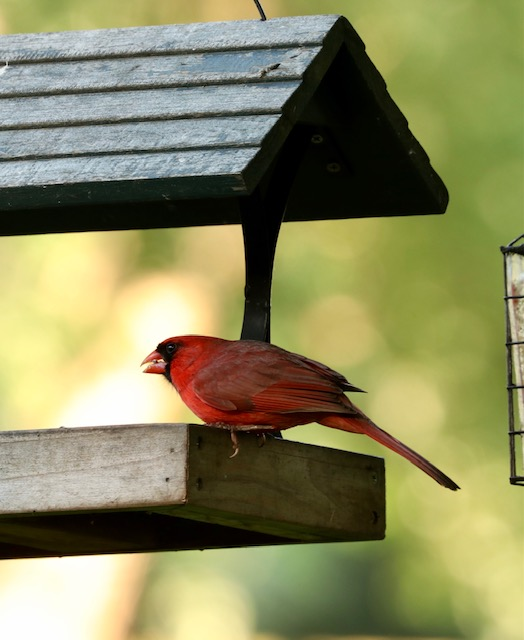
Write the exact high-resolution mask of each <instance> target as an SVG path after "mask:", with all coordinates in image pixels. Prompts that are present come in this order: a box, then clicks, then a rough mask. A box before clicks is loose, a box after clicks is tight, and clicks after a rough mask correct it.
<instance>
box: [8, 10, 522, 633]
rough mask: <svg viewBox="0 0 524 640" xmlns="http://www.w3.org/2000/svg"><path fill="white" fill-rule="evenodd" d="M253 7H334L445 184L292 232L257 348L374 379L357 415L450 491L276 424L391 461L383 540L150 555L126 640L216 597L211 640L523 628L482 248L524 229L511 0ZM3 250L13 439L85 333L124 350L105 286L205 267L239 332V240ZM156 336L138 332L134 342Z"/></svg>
mask: <svg viewBox="0 0 524 640" xmlns="http://www.w3.org/2000/svg"><path fill="white" fill-rule="evenodd" d="M230 5H231V6H229V5H228V4H226V3H218V2H211V1H205V0H198V1H197V0H194V1H193V2H192V3H182V2H168V1H167V0H156V1H155V2H151V1H150V0H133V1H129V2H126V3H125V4H124V3H121V2H118V1H117V0H104V2H102V1H101V0H92V1H91V2H88V3H86V2H80V1H79V0H4V2H3V3H2V6H1V7H0V26H1V27H2V29H3V31H4V32H17V31H46V30H63V29H84V28H95V27H97V28H98V27H109V26H128V25H145V24H155V23H162V22H188V21H199V20H215V19H237V18H249V17H255V16H256V13H255V10H254V7H252V6H251V4H250V2H249V0H245V1H244V2H242V3H238V2H237V3H230ZM264 5H265V8H266V11H267V13H268V15H270V16H277V15H293V14H296V15H300V14H305V13H341V14H344V15H346V16H347V17H348V19H349V20H350V22H351V23H352V24H353V25H354V26H355V28H356V29H357V31H358V32H359V34H360V35H361V37H362V38H363V40H364V41H365V42H366V44H367V48H368V53H369V55H370V57H371V59H372V60H373V62H374V63H375V64H376V66H377V67H378V69H379V70H380V71H381V73H382V74H383V75H384V77H385V79H386V81H387V83H388V87H389V90H390V92H391V94H392V96H393V98H394V100H395V101H396V102H397V104H398V105H399V106H400V108H401V110H402V111H403V112H404V114H405V115H406V117H407V119H408V120H409V122H410V126H411V129H412V131H413V132H414V134H415V136H416V137H417V138H418V139H419V140H420V142H421V143H422V145H423V146H424V148H425V149H426V151H427V152H428V154H429V156H430V157H431V159H432V163H433V165H434V166H435V168H436V169H437V171H438V172H439V174H440V175H441V176H442V177H443V179H444V181H445V183H446V185H447V186H448V189H449V191H450V195H451V202H450V206H449V209H448V212H447V213H446V215H445V216H443V217H413V218H395V219H388V220H355V221H337V222H323V223H316V222H315V223H294V224H289V225H286V226H285V227H284V229H283V230H282V234H281V238H280V241H279V248H278V255H277V260H276V266H275V281H274V300H273V309H274V316H273V323H274V325H273V339H274V341H275V342H276V343H277V344H280V345H282V346H284V347H286V348H288V349H291V350H296V351H300V352H303V353H305V354H306V355H309V356H311V357H314V358H318V359H320V360H322V361H324V362H326V363H327V364H330V365H332V366H336V367H337V368H339V369H340V370H342V371H343V373H345V374H346V375H347V376H348V378H349V379H350V380H351V381H352V382H354V383H355V384H357V385H359V386H362V387H363V388H365V389H367V390H368V392H369V393H368V396H366V397H365V398H364V399H363V400H362V407H363V408H364V409H365V410H367V411H369V412H370V413H371V414H372V415H373V417H374V418H375V419H376V420H377V422H379V423H381V424H383V425H384V426H385V427H386V428H387V429H388V430H391V431H392V432H393V433H395V434H397V435H398V436H399V437H400V438H401V439H403V440H406V441H407V442H408V443H410V444H412V445H413V446H414V447H415V448H416V449H419V450H421V451H422V452H423V453H424V454H425V455H427V456H428V457H429V458H430V459H432V460H433V461H434V462H435V463H436V464H437V465H438V466H441V467H442V468H443V469H444V470H445V471H446V472H447V473H449V474H450V475H451V476H452V477H453V478H455V479H456V480H457V481H458V483H459V484H461V486H462V487H463V489H462V491H461V492H460V493H459V494H457V495H454V494H451V493H450V492H447V491H445V490H443V489H442V488H441V487H438V486H433V484H432V483H431V481H429V480H427V479H426V478H425V477H423V476H422V475H421V474H420V472H419V471H418V470H416V469H412V468H411V467H410V466H409V465H407V463H406V462H405V461H403V460H401V459H397V458H396V457H394V456H393V455H390V454H389V453H386V452H384V451H382V450H379V448H378V447H377V446H375V445H374V444H373V443H370V442H367V441H363V440H361V439H359V438H358V437H350V436H348V435H347V434H338V433H324V431H325V430H322V429H320V428H319V427H315V426H307V427H300V428H297V429H296V430H295V432H293V433H292V434H289V437H295V438H296V439H300V440H304V441H307V442H314V443H316V444H324V445H328V446H336V447H340V448H348V449H349V448H350V449H353V450H358V451H363V452H368V453H372V454H375V455H383V454H384V455H385V457H386V460H387V469H388V534H387V538H386V540H385V541H384V542H375V543H361V544H340V545H317V546H313V545H308V546H302V547H296V548H294V547H283V548H266V549H250V550H230V551H210V552H206V553H204V554H201V553H193V552H186V553H180V554H162V555H159V556H156V557H154V559H153V561H152V565H151V571H150V575H149V577H148V580H147V583H146V585H145V589H144V593H143V596H142V598H141V601H140V603H139V607H138V612H137V616H136V620H135V623H134V630H133V637H134V638H136V639H141V638H159V639H167V638H174V637H176V638H184V639H185V638H190V637H204V636H203V635H200V636H199V635H198V632H196V635H193V636H191V635H190V634H186V635H184V633H182V632H181V631H180V628H181V627H180V619H181V618H184V616H185V615H186V614H187V611H188V610H190V611H192V612H193V617H194V618H195V622H194V623H195V625H196V628H197V629H198V623H199V622H198V620H196V618H198V617H199V616H200V615H201V617H202V619H203V618H204V617H205V615H204V614H205V612H209V611H210V609H209V607H210V606H211V604H212V603H213V602H214V601H216V602H218V603H219V605H220V607H222V609H223V610H225V611H226V612H227V615H228V616H229V618H228V619H229V620H230V621H231V626H230V627H229V636H228V635H227V632H226V635H220V636H219V635H216V637H224V638H231V639H232V640H234V638H237V637H238V638H244V637H248V636H245V635H241V632H238V633H237V634H235V633H233V628H234V623H235V621H236V620H237V619H238V617H239V616H240V618H241V620H244V621H248V622H246V624H247V626H248V627H249V628H253V629H255V630H257V631H258V632H266V633H272V634H275V637H276V636H277V635H278V636H279V637H285V638H289V639H295V638H305V637H308V636H313V635H315V634H317V635H320V634H324V635H325V634H339V635H342V634H383V635H395V634H397V635H400V634H404V635H406V636H417V637H419V636H420V637H422V636H426V637H429V636H441V637H464V638H470V639H472V640H473V639H480V640H491V639H493V638H506V639H508V640H517V638H518V637H520V633H521V631H522V629H521V626H520V622H521V620H520V618H521V607H522V600H521V596H522V585H523V574H522V560H523V557H522V535H523V533H524V526H523V508H522V497H523V496H522V489H520V488H517V487H510V486H509V483H508V480H507V476H508V460H507V442H506V435H505V434H506V420H507V418H506V405H505V363H504V355H505V354H504V324H503V304H502V295H503V284H502V259H501V256H500V253H499V246H500V245H502V244H507V243H508V242H509V241H510V240H512V239H513V238H514V237H516V236H517V235H519V234H520V233H522V231H523V226H524V225H523V223H524V180H523V178H524V172H523V162H522V151H523V148H522V147H523V140H524V127H523V124H524V122H523V117H522V106H523V98H524V95H523V77H524V75H523V70H524V69H523V57H522V42H523V38H522V36H523V33H522V25H523V5H522V3H521V2H518V1H517V0H508V1H507V2H505V3H504V5H497V4H495V3H493V2H490V0H477V1H476V2H473V1H472V0H440V1H439V2H436V1H430V2H425V3H417V2H409V1H408V0H400V1H397V2H391V1H389V2H378V1H376V0H367V1H364V0H354V1H353V2H351V3H349V2H343V1H342V0H340V1H337V0H330V1H326V2H313V1H307V2H306V1H305V0H287V1H286V0H272V1H269V0H268V1H267V2H265V3H264ZM1 242H2V253H1V256H0V266H1V267H2V273H3V274H8V277H4V278H3V279H2V281H1V282H0V296H1V298H2V300H3V302H4V312H3V314H2V320H1V322H2V325H1V326H2V335H3V336H4V338H5V340H4V341H2V342H3V344H0V358H1V359H2V363H3V365H4V366H2V369H1V373H0V392H1V394H2V398H3V402H2V403H1V406H0V416H1V418H2V423H1V424H2V425H5V426H6V428H8V427H12V426H20V427H25V428H28V427H35V426H38V427H41V426H54V425H52V424H50V423H48V421H50V420H51V418H50V416H51V415H53V413H52V411H51V409H50V408H49V405H48V402H49V398H53V399H54V401H55V402H59V398H60V397H61V396H60V394H58V395H57V392H56V380H60V381H62V380H63V381H64V382H63V385H62V383H61V385H60V386H61V389H60V393H61V394H62V395H64V394H66V393H67V391H68V390H69V389H70V388H71V389H73V388H74V387H75V385H77V384H79V383H81V382H82V376H83V375H84V372H85V371H86V368H88V363H89V362H91V358H92V352H93V343H96V344H104V345H105V344H109V345H110V344H117V345H118V351H119V350H120V349H122V350H123V349H125V347H126V343H125V340H124V341H123V343H122V340H121V333H120V328H121V327H120V325H119V324H118V322H115V314H116V313H117V311H118V310H119V309H120V306H119V299H120V298H119V296H121V295H122V294H121V292H122V291H123V290H126V287H130V286H132V284H133V283H134V282H136V281H138V280H139V279H140V278H142V277H144V274H147V273H158V272H165V273H166V274H168V275H169V274H172V273H173V272H175V273H177V272H180V273H182V274H186V275H188V274H189V275H190V276H191V277H192V278H195V277H196V278H199V279H201V280H202V281H204V280H205V281H206V283H207V284H206V286H207V287H208V289H205V288H204V290H205V291H207V292H208V294H207V295H208V297H209V298H210V300H211V302H210V304H211V307H212V308H214V309H215V311H214V312H213V313H214V315H213V318H214V323H215V326H216V332H217V333H219V334H221V335H222V336H224V337H236V336H237V335H238V333H239V327H240V324H241V313H242V286H243V273H242V249H241V235H240V232H239V230H238V229H232V228H222V229H184V230H168V231H166V230H160V231H145V232H129V233H115V234H91V235H89V236H88V235H85V236H81V235H74V236H73V235H71V236H68V237H64V236H62V237H38V238H11V239H10V238H5V239H2V241H1ZM235 247H236V249H235ZM64 269H65V270H67V271H68V272H69V274H71V272H72V273H73V276H74V277H75V278H76V280H75V282H76V285H75V286H74V287H71V286H70V285H69V286H67V285H64V287H65V289H64V288H61V285H60V283H61V280H60V274H61V271H62V270H64ZM90 296H96V299H92V298H90ZM118 313H120V311H118ZM164 337H166V336H164V335H158V336H156V337H155V338H154V340H160V339H162V338H164ZM151 346H152V345H151V344H145V345H144V347H143V351H144V354H145V353H147V351H148V350H149V349H150V348H151ZM97 353H98V347H97ZM106 366H108V367H110V366H111V363H110V362H109V363H107V365H106ZM28 389H30V390H31V391H30V392H28ZM166 397H167V396H166ZM28 405H29V406H28ZM35 416H39V418H35ZM179 417H180V416H173V418H174V419H175V418H179ZM35 420H36V422H37V423H36V424H35ZM192 594H193V595H192ZM191 597H194V598H195V602H196V604H195V603H192V602H191V601H190V598H191ZM191 607H193V608H191ZM184 612H185V613H184ZM209 615H212V614H211V613H209ZM213 615H215V614H213ZM186 617H187V616H186ZM184 619H185V618H184ZM250 625H251V626H250ZM253 633H255V632H253ZM177 634H178V635H177ZM217 634H218V631H217ZM253 637H255V636H254V635H253Z"/></svg>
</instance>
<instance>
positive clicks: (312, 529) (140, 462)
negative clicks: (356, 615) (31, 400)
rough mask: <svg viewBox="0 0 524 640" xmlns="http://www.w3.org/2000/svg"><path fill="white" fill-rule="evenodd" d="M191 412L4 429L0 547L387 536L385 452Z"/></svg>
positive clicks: (36, 549)
mask: <svg viewBox="0 0 524 640" xmlns="http://www.w3.org/2000/svg"><path fill="white" fill-rule="evenodd" d="M239 439H240V452H239V454H238V455H237V456H236V457H235V458H231V457H230V455H231V451H232V449H231V440H230V437H229V433H228V432H227V431H223V430H218V429H212V428H209V427H202V426H197V425H185V424H153V425H125V426H111V427H91V428H78V429H52V430H45V431H11V432H3V433H0V557H32V556H34V557H39V556H45V555H74V554H85V553H117V552H129V551H151V550H166V549H187V548H215V547H228V546H245V545H252V544H278V543H290V542H315V541H316V542H326V541H337V540H338V541H343V540H346V541H352V540H377V539H381V538H383V537H384V531H385V497H384V467H383V461H382V460H381V459H378V458H373V457H370V456H362V455H358V454H352V453H348V452H343V451H335V450H332V449H325V448H322V447H313V446H310V445H304V444H300V443H296V442H290V441H282V440H274V439H268V440H267V442H266V444H265V445H264V446H262V447H260V444H261V440H260V439H259V438H257V437H256V436H254V435H252V434H247V433H241V434H239Z"/></svg>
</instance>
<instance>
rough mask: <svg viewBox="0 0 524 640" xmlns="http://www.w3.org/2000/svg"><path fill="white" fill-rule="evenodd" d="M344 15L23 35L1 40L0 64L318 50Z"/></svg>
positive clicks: (9, 36)
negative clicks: (303, 49)
mask: <svg viewBox="0 0 524 640" xmlns="http://www.w3.org/2000/svg"><path fill="white" fill-rule="evenodd" d="M338 20H339V16H334V15H325V16H302V17H299V18H272V19H271V20H267V21H265V22H261V21H260V20H239V21H236V22H214V23H211V22H204V23H192V24H181V25H160V26H151V27H130V28H125V29H98V30H93V31H66V32H61V33H31V34H27V33H22V34H14V35H7V36H3V37H2V38H1V39H0V60H6V61H9V62H10V64H14V63H15V62H37V61H46V60H49V61H56V60H66V61H67V60H78V59H85V58H98V57H127V56H137V55H142V54H143V53H144V51H148V52H150V53H152V54H165V53H180V54H184V53H200V52H207V51H229V50H231V51H235V50H242V49H268V48H272V47H282V48H286V47H287V48H289V47H291V46H293V47H295V46H302V47H304V46H315V45H316V46H318V45H321V44H322V42H323V41H324V38H325V36H326V33H327V32H328V31H329V30H330V29H332V28H333V27H334V25H335V24H336V23H337V21H338Z"/></svg>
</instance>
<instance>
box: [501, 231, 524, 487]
mask: <svg viewBox="0 0 524 640" xmlns="http://www.w3.org/2000/svg"><path fill="white" fill-rule="evenodd" d="M501 251H502V253H503V255H504V287H505V288H504V301H505V306H506V365H507V389H508V424H509V449H510V478H509V481H510V482H511V484H519V485H524V234H522V235H520V236H519V237H518V238H515V240H513V241H512V242H510V243H509V244H508V245H507V246H505V247H501Z"/></svg>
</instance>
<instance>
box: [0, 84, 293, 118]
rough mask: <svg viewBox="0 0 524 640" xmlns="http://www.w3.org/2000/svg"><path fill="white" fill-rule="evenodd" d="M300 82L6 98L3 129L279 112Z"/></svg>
mask: <svg viewBox="0 0 524 640" xmlns="http://www.w3.org/2000/svg"><path fill="white" fill-rule="evenodd" d="M298 86H299V83H298V82H296V81H290V82H271V83H267V84H253V85H244V86H242V88H241V90H239V88H238V87H237V86H236V85H219V86H216V87H213V88H212V90H210V88H209V87H192V88H187V87H180V88H177V89H163V90H151V89H145V90H141V91H115V92H113V93H88V94H73V95H53V96H45V97H29V98H5V99H3V100H0V128H1V129H10V128H13V129H14V128H17V127H26V128H27V127H34V128H37V127H46V126H47V127H49V126H58V125H60V126H65V125H75V124H91V123H97V122H112V123H114V122H123V121H129V120H139V119H171V118H185V117H190V116H191V117H193V118H198V117H204V116H210V115H215V116H228V115H235V114H238V115H246V114H270V113H279V112H280V111H281V109H282V105H283V104H285V102H286V100H288V99H289V98H290V97H291V95H292V94H293V92H294V91H295V90H296V89H297V87H298Z"/></svg>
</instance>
